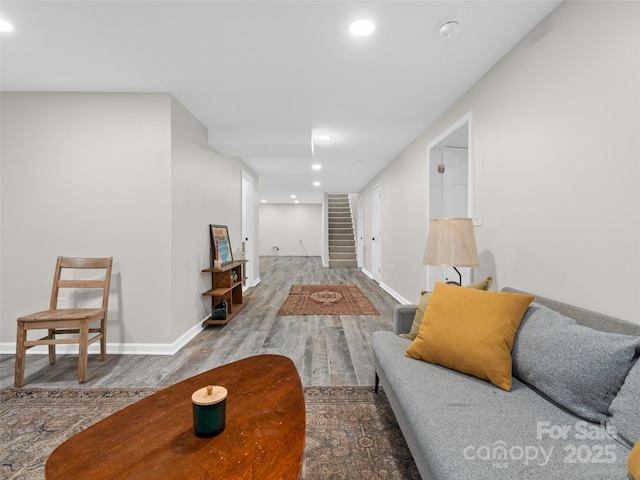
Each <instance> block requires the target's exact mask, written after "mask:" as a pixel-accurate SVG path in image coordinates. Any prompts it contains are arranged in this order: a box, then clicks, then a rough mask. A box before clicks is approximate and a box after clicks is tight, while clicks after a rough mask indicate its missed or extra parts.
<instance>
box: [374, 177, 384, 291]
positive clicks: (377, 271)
mask: <svg viewBox="0 0 640 480" xmlns="http://www.w3.org/2000/svg"><path fill="white" fill-rule="evenodd" d="M371 197H372V198H371V199H372V202H373V218H372V219H371V237H372V238H371V270H372V272H371V275H372V276H373V280H374V281H375V282H377V283H380V279H381V277H382V274H381V268H380V263H381V258H380V245H381V240H382V239H381V232H380V230H381V229H380V205H381V203H382V196H381V193H380V184H379V183H378V184H377V185H374V187H373V189H372V191H371Z"/></svg>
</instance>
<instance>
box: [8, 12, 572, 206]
mask: <svg viewBox="0 0 640 480" xmlns="http://www.w3.org/2000/svg"><path fill="white" fill-rule="evenodd" d="M559 3H560V1H557V0H554V1H542V0H531V1H529V0H520V1H513V0H512V1H507V0H502V1H483V0H475V1H466V2H460V1H415V0H414V1H402V0H396V1H329V0H325V1H268V0H262V1H238V0H236V1H206V0H200V1H187V0H180V1H164V0H163V1H154V0H142V1H130V0H128V1H115V0H108V1H88V0H84V1H56V0H45V1H24V0H20V1H11V0H2V2H1V3H0V17H1V18H3V19H5V20H7V21H9V22H11V23H12V24H13V26H14V27H15V30H14V31H13V32H11V33H8V34H1V35H2V36H1V37H0V42H1V44H0V67H1V68H0V69H1V77H0V81H1V86H2V90H4V91H64V92H70V91H71V92H75V91H77V92H168V93H171V94H173V95H174V96H175V97H176V98H177V99H178V100H179V101H180V102H181V103H182V104H183V105H184V106H185V107H186V108H187V109H189V110H190V111H191V112H192V113H193V114H194V115H195V116H196V117H197V118H198V119H199V120H200V121H201V122H202V123H203V124H204V125H206V126H207V127H208V129H209V142H210V144H211V145H212V146H213V147H214V148H215V149H217V150H218V151H219V152H221V153H222V154H224V155H228V156H237V157H240V158H242V159H243V160H244V161H245V162H246V163H247V164H248V165H249V166H250V167H251V168H252V169H253V170H254V171H255V172H256V173H257V174H258V175H259V177H260V199H264V200H267V201H268V202H274V203H291V202H292V201H293V200H292V199H291V198H290V195H292V194H295V195H297V199H298V200H299V201H300V202H301V203H319V202H321V201H322V193H323V192H330V193H347V192H357V191H359V190H361V189H362V187H363V186H364V185H366V184H367V183H368V182H369V181H370V180H371V179H372V178H373V177H374V176H375V175H376V174H377V173H378V172H380V170H382V169H383V168H384V166H385V165H386V164H388V163H389V162H390V161H391V160H392V159H393V158H394V157H395V156H396V155H397V154H398V153H400V152H401V151H402V150H403V149H404V148H405V147H406V146H407V145H408V144H409V143H410V142H411V141H412V140H414V139H415V138H416V137H417V136H418V135H419V134H420V133H421V132H422V131H424V130H425V129H426V128H427V127H428V126H429V125H430V123H431V122H433V121H434V120H435V119H437V118H438V116H439V115H441V114H442V113H443V112H444V111H446V110H447V108H448V107H449V106H450V105H451V104H452V103H454V102H455V101H456V100H457V99H458V98H459V97H460V96H461V95H462V94H463V93H464V92H465V91H466V90H467V89H468V88H469V87H471V86H472V85H473V84H474V83H475V82H476V81H477V80H478V79H479V78H480V77H482V76H483V75H484V74H485V73H486V72H487V71H488V70H489V69H490V68H491V67H492V66H493V65H495V63H496V62H497V61H498V60H500V58H502V57H503V56H504V55H505V54H506V53H507V52H508V51H509V50H510V49H511V48H512V47H513V46H514V45H515V44H516V43H517V42H518V41H519V40H520V39H521V38H522V37H523V36H524V35H525V34H526V33H528V32H529V31H530V30H531V29H532V28H533V27H534V26H535V25H536V24H538V23H539V22H540V21H541V20H542V19H543V18H544V17H545V16H547V15H548V14H549V13H550V12H551V11H552V10H553V9H554V8H555V7H556V6H557V5H558V4H559ZM360 18H368V19H371V20H373V21H374V22H375V24H376V30H375V31H374V33H373V34H372V35H371V36H369V37H364V38H356V37H352V36H350V35H349V33H348V26H349V23H350V22H351V21H353V20H355V19H360ZM451 19H455V20H458V21H460V22H461V23H462V30H461V31H460V34H459V35H458V36H457V37H455V38H452V39H446V38H443V37H442V36H440V35H439V33H438V26H439V25H440V24H442V23H443V22H445V21H447V20H451ZM320 134H328V135H331V137H332V138H331V140H329V141H320V140H316V141H314V146H313V147H312V138H314V137H315V136H317V135H320ZM313 163H320V164H322V166H323V168H322V170H320V171H319V172H316V171H313V170H312V169H311V165H312V164H313ZM314 180H317V181H320V182H321V184H322V185H321V186H320V187H313V186H312V182H313V181H314Z"/></svg>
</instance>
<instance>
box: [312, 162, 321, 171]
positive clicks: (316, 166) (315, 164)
mask: <svg viewBox="0 0 640 480" xmlns="http://www.w3.org/2000/svg"><path fill="white" fill-rule="evenodd" d="M311 168H313V169H314V170H322V165H320V164H319V163H314V164H313V165H311Z"/></svg>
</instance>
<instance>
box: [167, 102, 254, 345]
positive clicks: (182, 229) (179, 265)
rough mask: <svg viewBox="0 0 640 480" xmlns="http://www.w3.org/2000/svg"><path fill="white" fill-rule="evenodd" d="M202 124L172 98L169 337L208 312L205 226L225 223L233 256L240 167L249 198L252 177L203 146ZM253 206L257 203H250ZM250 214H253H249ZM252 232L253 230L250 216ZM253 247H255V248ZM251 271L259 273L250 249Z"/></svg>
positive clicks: (239, 230) (237, 237) (239, 214)
mask: <svg viewBox="0 0 640 480" xmlns="http://www.w3.org/2000/svg"><path fill="white" fill-rule="evenodd" d="M207 139H208V134H207V129H206V128H205V127H204V126H203V125H202V124H201V123H200V122H199V121H198V120H197V119H196V118H195V117H193V115H191V113H190V112H189V111H188V110H187V109H186V108H184V107H183V106H182V104H180V103H179V102H178V101H177V100H176V99H173V101H172V139H171V142H172V143H171V147H172V176H171V178H172V192H171V198H172V213H171V218H172V251H173V261H172V274H173V275H172V278H173V287H172V293H173V304H172V321H171V325H172V338H174V339H175V338H177V337H179V336H180V335H182V334H183V333H184V332H185V331H186V330H188V329H189V328H190V327H192V326H193V325H197V324H198V323H199V322H200V321H202V319H203V318H205V317H206V316H207V315H208V314H209V313H211V299H210V298H209V297H202V296H201V294H202V292H204V291H206V290H208V289H210V288H211V274H206V273H199V272H201V271H202V269H204V268H208V267H209V266H210V261H211V259H210V257H211V255H210V239H209V225H210V224H220V225H226V226H227V228H228V229H229V239H230V240H231V247H232V250H233V252H234V255H236V254H237V250H239V249H240V246H241V240H242V236H241V235H242V223H241V220H242V203H241V191H242V189H241V183H242V171H243V169H244V171H245V172H247V173H248V174H249V175H251V176H252V178H253V186H254V194H253V198H254V199H255V198H258V192H257V186H258V179H257V177H256V175H255V174H254V173H253V172H252V171H251V170H250V169H248V167H247V166H246V165H245V164H244V163H243V162H241V161H240V160H237V159H228V158H225V157H223V156H221V155H219V154H218V153H217V152H215V151H214V150H213V149H212V148H211V147H210V146H209V145H208V140H207ZM254 208H256V209H257V205H254ZM254 217H257V215H256V216H254ZM254 223H255V225H254V231H256V232H257V231H258V225H257V219H255V222H254ZM256 250H257V248H256ZM254 259H255V263H256V264H255V265H253V268H254V275H255V276H258V275H259V262H258V261H257V259H258V256H257V252H254Z"/></svg>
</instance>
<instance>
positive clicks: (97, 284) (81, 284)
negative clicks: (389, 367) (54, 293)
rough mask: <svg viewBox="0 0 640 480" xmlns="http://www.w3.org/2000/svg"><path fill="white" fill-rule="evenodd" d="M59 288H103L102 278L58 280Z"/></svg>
mask: <svg viewBox="0 0 640 480" xmlns="http://www.w3.org/2000/svg"><path fill="white" fill-rule="evenodd" d="M58 287H60V288H104V280H58Z"/></svg>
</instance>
